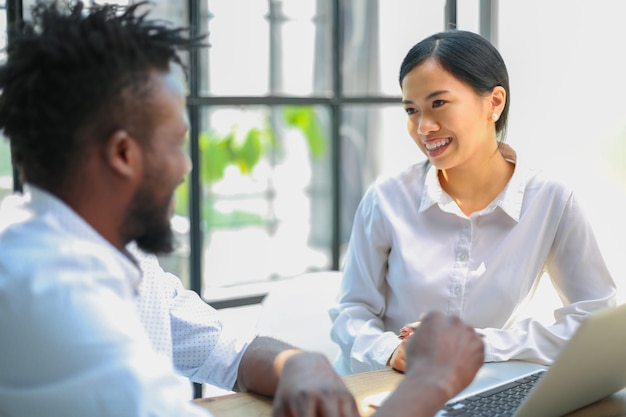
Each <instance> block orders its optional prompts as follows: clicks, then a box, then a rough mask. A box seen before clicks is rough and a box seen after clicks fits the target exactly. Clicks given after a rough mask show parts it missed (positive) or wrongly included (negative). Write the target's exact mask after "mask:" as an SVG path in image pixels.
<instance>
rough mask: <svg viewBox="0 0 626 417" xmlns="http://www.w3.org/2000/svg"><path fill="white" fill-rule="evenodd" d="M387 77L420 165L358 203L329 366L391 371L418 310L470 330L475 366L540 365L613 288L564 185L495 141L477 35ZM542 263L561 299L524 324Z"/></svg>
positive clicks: (490, 54)
mask: <svg viewBox="0 0 626 417" xmlns="http://www.w3.org/2000/svg"><path fill="white" fill-rule="evenodd" d="M400 85H401V89H402V101H403V103H404V108H405V111H406V113H407V116H408V123H407V126H408V130H409V135H410V136H411V137H412V139H413V141H414V142H415V143H416V144H417V146H418V147H419V148H420V149H421V151H422V152H423V153H424V154H425V155H426V157H427V160H426V161H423V162H418V163H416V164H414V165H411V166H409V167H408V168H406V169H404V170H402V171H400V172H398V173H394V174H390V175H384V176H381V177H380V178H378V179H377V180H376V181H375V182H374V183H373V184H372V185H371V186H370V187H369V189H368V190H367V192H366V193H365V196H364V197H363V199H362V200H361V203H360V205H359V208H358V209H357V213H356V215H355V219H354V224H353V229H352V236H351V239H350V245H349V247H348V252H347V255H346V263H345V267H344V275H343V282H342V287H341V290H340V292H339V298H338V303H337V305H336V306H334V307H333V308H331V310H330V313H331V317H332V319H333V328H332V337H333V340H334V341H335V342H337V343H338V344H339V346H340V347H341V350H342V357H341V358H339V361H338V363H337V368H338V370H339V371H340V372H342V373H347V372H358V371H364V370H371V369H378V368H383V367H385V366H388V365H391V366H393V367H394V368H396V369H398V370H401V371H403V370H404V369H405V362H404V347H405V344H406V341H405V340H399V339H398V337H397V330H398V329H400V328H402V327H403V326H404V325H405V324H406V323H411V322H415V321H418V320H419V317H421V315H423V314H425V313H427V312H428V311H431V310H441V311H445V312H446V313H448V314H453V315H456V316H459V317H461V318H462V319H463V320H465V321H466V322H468V323H469V324H471V325H472V326H473V327H474V328H475V329H476V331H478V332H479V333H481V334H482V335H483V336H484V342H485V345H486V350H485V359H486V361H488V362H491V361H505V360H510V359H517V360H528V361H533V362H540V363H545V364H549V363H551V361H552V360H553V359H554V358H555V357H556V356H557V355H558V353H559V351H560V349H561V348H562V346H564V344H565V343H566V342H567V340H568V339H569V337H570V336H571V335H572V334H573V333H574V331H575V330H576V328H577V326H578V324H579V323H580V322H582V321H583V320H584V319H585V318H586V317H587V316H588V315H589V314H590V313H591V312H592V311H594V310H597V309H601V308H604V307H607V306H611V305H614V304H615V293H616V292H615V284H614V282H613V279H612V277H611V275H610V273H609V271H608V269H607V267H606V265H605V264H604V263H603V262H602V256H601V253H600V250H599V247H598V245H597V243H596V240H595V237H594V234H593V231H592V229H591V226H590V224H589V222H588V221H587V219H586V217H585V214H584V212H583V210H582V209H581V207H580V204H579V203H578V200H577V198H576V196H575V194H574V193H573V192H572V190H571V188H570V187H568V186H566V185H564V184H562V183H561V182H558V181H555V180H553V179H551V178H549V177H548V176H546V175H545V174H544V173H542V172H540V171H539V170H537V169H535V168H533V167H530V166H529V165H528V163H527V161H525V160H524V159H523V158H518V156H517V155H516V153H515V152H514V151H513V150H512V149H511V148H510V147H508V146H507V145H504V144H503V142H502V141H503V139H504V136H503V134H502V132H503V131H504V130H505V126H506V121H507V116H508V107H509V105H510V103H509V99H508V97H509V95H510V93H509V82H508V75H507V70H506V66H505V64H504V62H503V60H502V57H501V56H500V54H499V52H498V51H497V49H496V48H495V47H494V46H493V45H492V44H491V43H489V42H488V41H487V40H486V39H485V38H483V37H481V36H480V35H477V34H475V33H472V32H466V31H461V30H452V31H447V32H440V33H437V34H435V35H432V36H429V37H427V38H426V39H424V40H422V41H420V42H419V43H417V44H416V45H415V46H414V47H413V48H411V49H410V50H409V52H408V53H407V55H406V57H405V59H404V60H403V62H402V65H401V70H400ZM498 133H500V135H499V136H498ZM546 271H547V272H548V273H549V274H550V278H551V280H552V283H553V286H554V287H555V288H556V289H557V291H558V293H559V294H560V295H561V302H562V305H561V306H560V307H559V308H557V309H556V310H555V312H554V317H555V318H556V320H555V321H554V322H552V323H549V324H547V325H546V324H543V323H540V322H539V320H537V319H535V318H533V319H529V320H523V319H521V318H520V317H519V316H518V313H519V311H520V309H521V308H522V307H523V306H524V305H525V304H526V303H527V302H528V300H530V299H531V298H532V296H533V294H534V292H535V289H536V288H537V286H538V283H539V281H540V278H541V276H542V275H543V273H544V272H546Z"/></svg>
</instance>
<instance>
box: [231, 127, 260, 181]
mask: <svg viewBox="0 0 626 417" xmlns="http://www.w3.org/2000/svg"><path fill="white" fill-rule="evenodd" d="M261 135H262V133H261V131H260V130H259V129H257V128H252V129H250V130H248V132H247V134H246V137H245V139H244V140H243V142H242V143H241V145H240V146H239V148H238V149H236V150H235V151H234V154H235V162H236V163H237V165H238V166H239V169H240V170H241V172H242V173H243V174H249V173H250V172H252V169H253V168H254V167H255V166H256V164H257V163H258V162H259V160H260V159H261V154H262V152H263V146H262V143H261Z"/></svg>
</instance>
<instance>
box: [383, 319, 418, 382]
mask: <svg viewBox="0 0 626 417" xmlns="http://www.w3.org/2000/svg"><path fill="white" fill-rule="evenodd" d="M419 325H420V322H419V321H416V322H413V323H409V324H407V325H406V326H404V327H403V328H401V329H400V334H399V335H398V339H400V340H401V342H400V344H399V345H398V347H397V348H396V350H394V351H393V353H392V354H391V357H390V358H389V363H388V365H390V366H391V367H392V368H393V369H395V370H396V371H399V372H404V370H405V369H406V359H405V345H406V342H407V340H406V339H407V338H408V337H409V336H411V335H412V334H413V330H415V328H417V326H419Z"/></svg>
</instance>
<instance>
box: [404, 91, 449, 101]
mask: <svg viewBox="0 0 626 417" xmlns="http://www.w3.org/2000/svg"><path fill="white" fill-rule="evenodd" d="M445 93H449V91H448V90H437V91H433V92H432V93H430V94H429V95H427V96H426V100H430V99H432V98H434V97H437V96H439V95H441V94H445ZM402 104H413V100H402Z"/></svg>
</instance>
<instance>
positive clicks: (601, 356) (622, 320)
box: [363, 304, 626, 417]
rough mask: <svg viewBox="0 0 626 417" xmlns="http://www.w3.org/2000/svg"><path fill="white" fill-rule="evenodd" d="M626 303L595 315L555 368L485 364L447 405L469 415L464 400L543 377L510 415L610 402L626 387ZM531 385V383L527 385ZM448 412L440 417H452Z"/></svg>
mask: <svg viewBox="0 0 626 417" xmlns="http://www.w3.org/2000/svg"><path fill="white" fill-rule="evenodd" d="M624 346H626V304H623V305H621V306H618V307H615V308H607V309H603V310H600V311H597V312H594V313H593V314H591V315H590V316H589V317H588V318H587V319H586V320H585V321H584V322H583V323H582V324H581V325H580V327H579V328H578V330H577V331H576V333H575V334H574V336H573V337H572V339H571V340H570V341H569V343H567V345H565V347H564V348H563V350H562V352H561V354H560V355H559V356H558V357H557V358H556V360H555V361H554V363H553V364H552V365H551V366H549V367H548V366H543V365H539V364H534V363H530V362H522V361H508V362H494V363H485V364H484V365H483V367H482V368H481V369H480V370H479V372H478V374H477V375H476V377H475V378H474V380H473V381H472V383H471V384H470V385H469V386H468V387H467V388H465V389H464V390H463V391H461V392H460V393H459V394H458V395H457V396H455V397H454V398H452V399H451V400H450V401H448V403H447V406H448V407H449V408H452V409H454V414H457V415H478V414H479V412H473V411H472V412H470V410H469V408H468V410H467V412H464V410H463V407H465V405H463V404H462V402H463V401H467V400H473V399H476V398H485V397H484V393H485V392H487V391H494V390H495V391H497V390H500V389H502V387H504V386H505V385H506V386H510V385H513V384H514V382H515V381H517V380H524V381H529V380H530V379H531V378H529V377H530V376H532V375H534V374H536V373H538V374H539V375H538V377H537V378H536V383H532V384H531V385H532V388H530V389H529V391H528V392H527V393H524V394H523V395H522V396H523V399H521V400H519V401H517V403H516V405H514V409H513V410H511V411H510V412H507V413H505V415H510V416H512V417H537V416H542V417H552V416H554V417H558V416H562V415H564V414H567V413H569V412H571V411H574V410H577V409H579V408H581V407H584V406H586V405H589V404H591V403H593V402H595V401H598V400H600V399H602V398H605V397H607V396H609V395H611V394H613V393H615V392H617V391H619V390H621V389H622V388H624V387H626V349H625V348H624ZM526 385H528V384H526ZM388 395H389V392H381V393H379V394H375V395H371V396H369V397H366V398H365V399H364V400H363V402H364V404H366V405H369V406H371V407H377V406H379V405H380V404H381V403H382V402H383V401H384V400H385V398H386V397H387V396H388ZM449 415H453V414H448V412H446V410H445V409H442V410H441V411H440V412H439V413H437V415H436V416H437V417H443V416H449Z"/></svg>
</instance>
